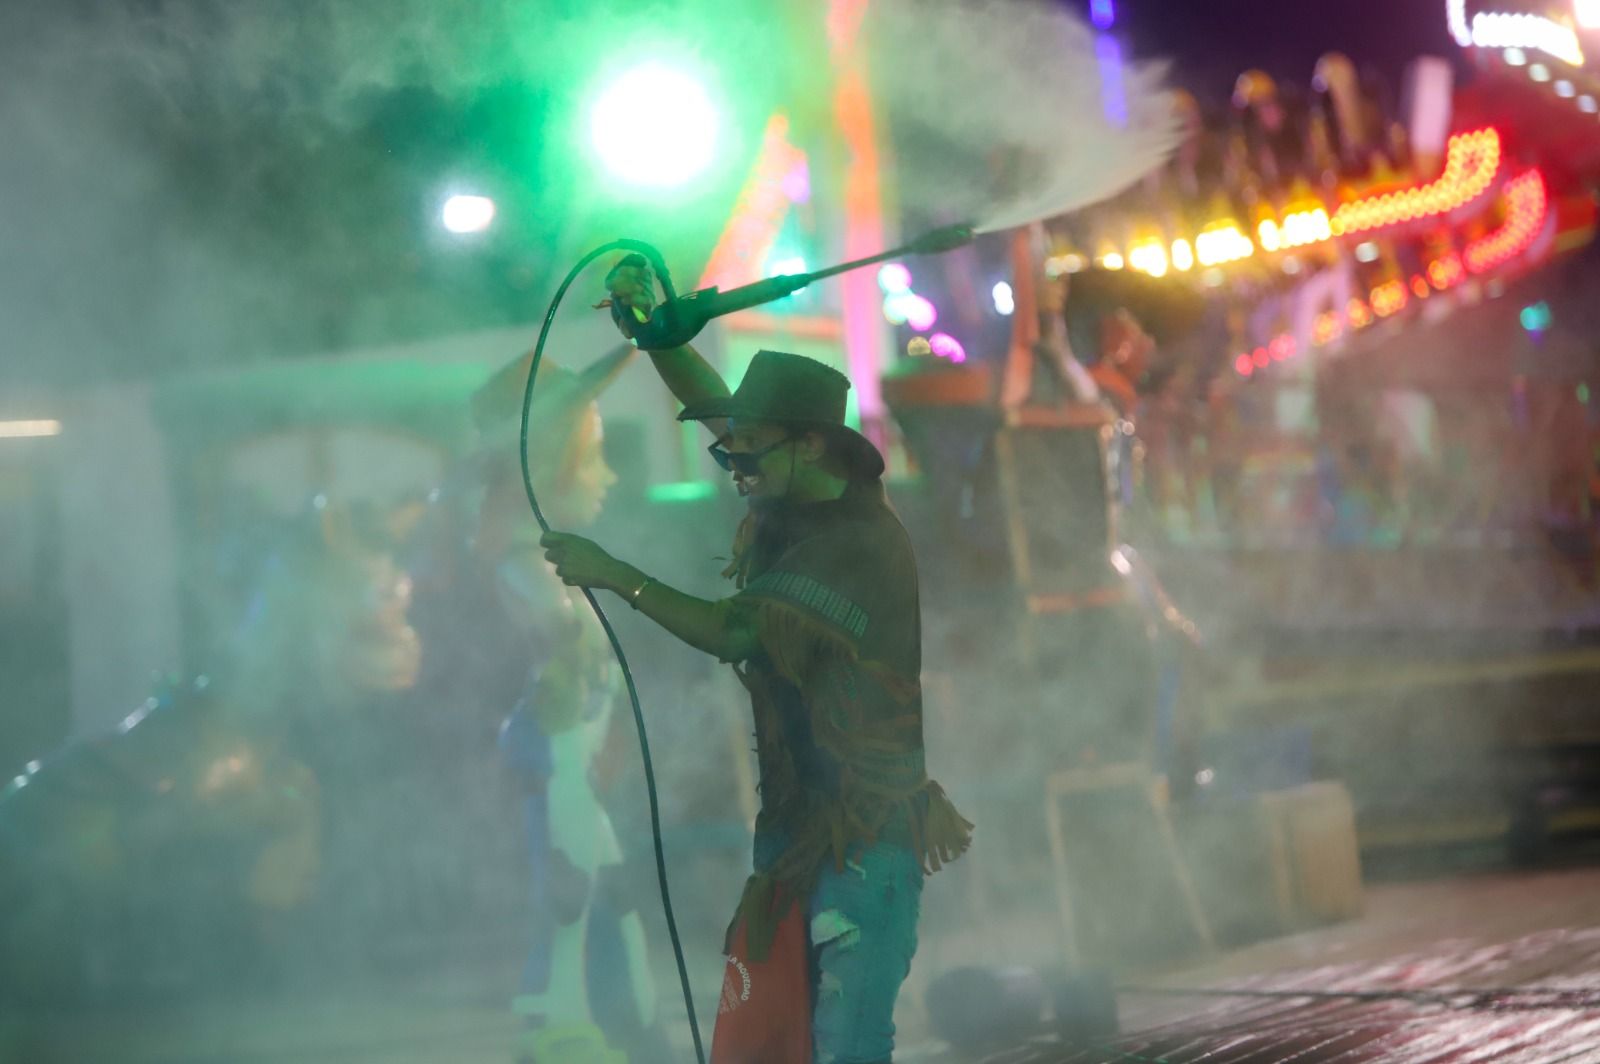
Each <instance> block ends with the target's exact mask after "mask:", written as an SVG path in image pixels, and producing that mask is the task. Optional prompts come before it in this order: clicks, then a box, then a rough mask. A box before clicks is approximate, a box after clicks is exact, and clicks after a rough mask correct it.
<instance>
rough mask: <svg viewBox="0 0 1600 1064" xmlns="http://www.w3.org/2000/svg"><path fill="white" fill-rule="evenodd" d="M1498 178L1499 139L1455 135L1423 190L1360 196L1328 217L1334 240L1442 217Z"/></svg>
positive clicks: (1486, 133) (1481, 133) (1479, 133)
mask: <svg viewBox="0 0 1600 1064" xmlns="http://www.w3.org/2000/svg"><path fill="white" fill-rule="evenodd" d="M1499 172H1500V134H1499V133H1498V132H1496V131H1495V130H1493V129H1479V130H1475V131H1473V132H1471V133H1457V134H1456V135H1455V136H1453V137H1451V138H1450V142H1449V144H1448V146H1447V147H1446V148H1445V163H1444V172H1443V173H1442V174H1440V175H1439V176H1438V177H1437V178H1435V179H1434V180H1432V181H1430V182H1428V183H1427V184H1425V185H1418V186H1416V187H1415V188H1408V189H1403V190H1401V191H1399V192H1386V193H1382V194H1380V195H1375V196H1365V197H1363V198H1361V199H1358V200H1352V201H1351V202H1349V203H1346V204H1344V205H1343V206H1341V207H1340V208H1339V209H1338V210H1337V211H1335V212H1334V215H1333V220H1332V224H1331V229H1332V231H1333V233H1334V234H1336V235H1337V234H1348V233H1361V232H1365V231H1367V230H1369V229H1378V228H1381V227H1383V226H1386V225H1395V224H1397V223H1400V222H1410V221H1415V220H1417V219H1419V218H1428V217H1432V216H1434V215H1438V214H1448V213H1449V212H1451V211H1453V210H1456V209H1458V208H1460V207H1464V206H1465V205H1467V204H1468V203H1471V202H1472V201H1473V200H1475V199H1477V198H1478V197H1479V196H1481V195H1483V194H1484V193H1485V192H1487V191H1488V190H1489V186H1490V185H1491V184H1492V183H1493V182H1494V178H1495V175H1496V174H1497V173H1499Z"/></svg>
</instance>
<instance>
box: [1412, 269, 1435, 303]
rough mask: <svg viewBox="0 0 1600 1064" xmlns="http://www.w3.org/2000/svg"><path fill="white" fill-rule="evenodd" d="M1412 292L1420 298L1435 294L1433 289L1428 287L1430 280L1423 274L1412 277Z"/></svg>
mask: <svg viewBox="0 0 1600 1064" xmlns="http://www.w3.org/2000/svg"><path fill="white" fill-rule="evenodd" d="M1411 292H1412V294H1413V295H1415V296H1416V297H1417V298H1418V299H1427V298H1428V297H1429V296H1431V295H1433V290H1432V289H1431V288H1429V287H1428V282H1427V281H1424V280H1423V279H1422V275H1421V274H1418V275H1417V276H1415V277H1413V278H1411Z"/></svg>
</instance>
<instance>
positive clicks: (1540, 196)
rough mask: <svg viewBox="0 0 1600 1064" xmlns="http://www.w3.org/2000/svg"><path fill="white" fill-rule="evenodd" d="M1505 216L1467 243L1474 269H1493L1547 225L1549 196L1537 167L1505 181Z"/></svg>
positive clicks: (1468, 264) (1468, 258)
mask: <svg viewBox="0 0 1600 1064" xmlns="http://www.w3.org/2000/svg"><path fill="white" fill-rule="evenodd" d="M1505 198H1506V220H1505V223H1504V224H1503V225H1501V226H1500V228H1499V229H1496V230H1495V231H1494V232H1492V233H1490V234H1489V235H1488V236H1485V237H1483V238H1481V239H1479V240H1475V241H1473V242H1472V243H1471V244H1469V245H1467V250H1466V252H1465V253H1464V254H1463V256H1462V258H1463V259H1464V260H1465V262H1466V267H1467V269H1468V270H1469V271H1471V272H1472V273H1484V272H1486V271H1488V270H1492V269H1494V268H1495V267H1496V266H1499V265H1500V264H1501V263H1503V262H1505V261H1506V260H1507V259H1510V258H1512V257H1513V256H1516V255H1520V254H1522V253H1523V252H1524V251H1526V250H1527V249H1528V247H1529V245H1531V244H1532V243H1533V241H1534V238H1535V237H1537V236H1538V235H1539V232H1540V230H1542V229H1543V228H1544V222H1545V216H1546V214H1547V213H1548V211H1549V197H1548V195H1547V194H1546V192H1545V187H1544V177H1543V175H1542V174H1540V173H1539V171H1537V170H1529V171H1528V172H1527V173H1525V174H1521V175H1519V176H1518V177H1515V178H1513V179H1512V180H1510V181H1508V182H1507V183H1506V188H1505Z"/></svg>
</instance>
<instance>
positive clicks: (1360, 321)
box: [1345, 299, 1372, 329]
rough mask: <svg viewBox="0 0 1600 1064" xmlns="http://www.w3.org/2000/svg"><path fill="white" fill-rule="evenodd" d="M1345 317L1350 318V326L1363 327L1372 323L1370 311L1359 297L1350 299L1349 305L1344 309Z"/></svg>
mask: <svg viewBox="0 0 1600 1064" xmlns="http://www.w3.org/2000/svg"><path fill="white" fill-rule="evenodd" d="M1345 317H1347V318H1349V319H1350V325H1351V327H1352V328H1356V329H1365V328H1366V327H1367V326H1368V325H1371V324H1372V311H1370V310H1368V309H1367V305H1366V304H1365V303H1363V302H1361V300H1359V299H1352V300H1351V301H1350V306H1349V307H1347V308H1346V309H1345Z"/></svg>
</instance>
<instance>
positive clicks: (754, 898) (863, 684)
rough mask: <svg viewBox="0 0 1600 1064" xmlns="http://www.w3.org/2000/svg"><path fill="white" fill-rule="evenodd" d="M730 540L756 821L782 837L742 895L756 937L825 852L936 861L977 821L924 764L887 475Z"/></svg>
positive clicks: (898, 537) (838, 857) (761, 829)
mask: <svg viewBox="0 0 1600 1064" xmlns="http://www.w3.org/2000/svg"><path fill="white" fill-rule="evenodd" d="M739 540H740V541H739V543H737V544H736V545H735V559H734V564H733V565H731V566H730V567H729V570H728V575H730V576H733V577H734V578H735V579H736V580H737V581H738V582H739V585H740V588H741V590H740V592H739V594H738V595H737V597H736V599H735V602H736V609H739V610H742V611H748V616H749V617H750V618H751V619H752V621H753V623H754V625H755V628H756V630H757V632H759V634H760V638H761V646H762V652H761V653H760V654H758V655H757V656H755V657H753V658H751V659H750V660H748V661H746V662H743V663H740V664H737V665H736V666H735V667H736V669H737V670H738V672H739V675H740V678H741V679H742V680H743V682H744V684H745V686H746V687H747V688H748V689H749V691H750V697H751V705H752V708H753V710H754V715H755V737H756V756H757V760H758V763H759V766H760V791H761V811H760V814H759V817H758V819H757V831H758V833H775V834H776V835H777V836H778V837H779V838H782V839H784V840H785V841H786V843H787V846H786V848H785V849H784V851H783V852H782V853H781V855H780V856H779V857H778V858H777V860H776V861H775V862H774V863H773V864H772V865H771V867H768V868H758V869H756V872H757V875H756V876H755V877H753V878H752V880H751V884H750V888H749V889H747V892H746V899H745V902H744V903H743V904H742V905H741V915H742V916H743V917H744V918H745V919H746V920H747V922H748V923H749V924H750V932H749V933H750V937H751V940H752V945H755V944H756V942H757V940H759V939H760V938H762V937H764V936H763V935H762V933H761V932H762V927H763V925H764V924H766V923H767V922H768V921H767V920H764V919H762V916H763V913H765V914H766V915H769V916H770V915H773V914H771V912H770V910H771V905H772V901H773V890H774V888H775V887H777V886H782V887H783V888H784V891H783V893H784V894H785V895H786V896H789V897H804V896H806V895H807V894H808V893H809V892H810V890H811V887H812V884H813V882H814V881H815V878H816V875H817V872H818V870H819V869H820V868H822V867H823V862H824V861H830V862H832V863H833V865H834V867H835V868H837V869H839V870H841V871H842V870H843V868H844V865H845V861H846V860H847V858H848V857H849V856H850V854H851V853H852V851H853V849H854V848H855V847H856V846H858V845H871V844H872V843H874V842H877V841H886V842H890V843H894V844H898V845H903V846H906V847H908V848H910V849H911V850H912V852H913V853H915V854H916V855H917V857H918V859H919V860H920V861H921V863H922V867H923V871H924V872H925V873H932V872H934V871H937V870H938V868H939V867H940V866H941V865H942V864H943V863H944V862H946V861H950V860H953V859H954V858H955V857H957V856H958V855H960V854H961V853H962V852H963V851H965V850H966V848H967V845H968V843H969V840H970V835H971V830H972V825H971V824H970V823H968V822H967V821H966V820H965V819H963V818H962V816H961V815H960V814H959V813H958V812H956V810H955V807H954V806H953V805H952V804H951V803H950V800H949V799H948V798H946V797H945V794H944V792H943V790H941V789H940V787H939V785H938V784H937V783H934V782H933V781H932V780H930V779H929V778H928V775H927V770H926V766H925V763H924V757H923V737H922V695H921V687H920V683H919V676H920V673H921V669H922V634H921V618H920V614H919V603H918V590H917V569H916V559H915V558H914V557H913V555H912V551H911V542H910V539H909V537H908V536H907V535H906V531H905V528H904V527H903V526H902V525H901V524H900V520H899V518H898V517H896V516H895V513H894V511H893V510H892V509H890V507H889V504H888V500H887V499H886V497H885V495H884V491H883V484H882V482H881V481H878V480H872V481H868V482H863V483H852V484H851V485H850V486H849V488H847V490H846V491H845V493H844V495H843V496H842V497H840V498H838V499H835V500H832V501H828V502H817V503H804V504H791V505H781V506H777V507H774V508H772V509H771V510H768V511H763V512H761V513H759V514H758V515H752V517H751V518H749V519H747V521H746V523H745V525H744V527H742V528H741V530H740V536H739ZM758 910H759V911H758Z"/></svg>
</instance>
